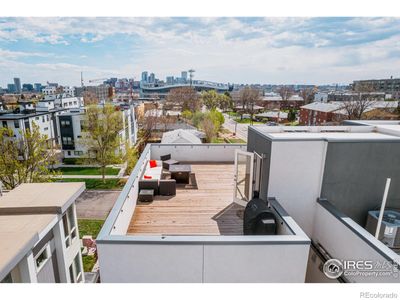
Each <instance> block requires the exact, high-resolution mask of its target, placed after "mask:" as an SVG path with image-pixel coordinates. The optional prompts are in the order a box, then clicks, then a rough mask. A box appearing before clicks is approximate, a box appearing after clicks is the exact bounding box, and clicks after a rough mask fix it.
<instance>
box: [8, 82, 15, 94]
mask: <svg viewBox="0 0 400 300" xmlns="http://www.w3.org/2000/svg"><path fill="white" fill-rule="evenodd" d="M7 91H8V92H9V93H11V94H13V93H15V91H16V90H15V84H13V83H9V84H7Z"/></svg>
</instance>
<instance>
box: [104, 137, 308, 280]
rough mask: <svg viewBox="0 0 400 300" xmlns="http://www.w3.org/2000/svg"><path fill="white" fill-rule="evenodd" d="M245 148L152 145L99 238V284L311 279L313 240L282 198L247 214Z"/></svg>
mask: <svg viewBox="0 0 400 300" xmlns="http://www.w3.org/2000/svg"><path fill="white" fill-rule="evenodd" d="M246 150H247V148H246V145H243V144H148V145H147V146H146V148H145V150H144V152H143V153H142V155H141V157H140V159H139V161H138V163H137V164H136V167H135V169H134V170H133V172H132V174H131V175H130V177H129V180H128V182H127V184H126V185H125V187H124V189H123V191H122V193H121V194H120V196H119V198H118V200H117V201H116V203H115V206H114V207H113V209H112V211H111V213H110V215H109V217H108V218H107V220H106V222H105V225H104V226H103V228H102V230H101V232H100V234H99V235H98V237H97V241H96V243H97V249H98V254H99V264H100V277H101V281H102V282H304V281H305V276H306V269H307V261H308V255H309V248H310V239H309V238H308V237H307V236H306V234H305V233H304V231H303V230H302V229H301V228H300V227H299V226H298V225H297V223H296V222H295V221H294V220H293V218H292V217H291V216H290V215H289V214H288V213H287V211H286V208H285V206H282V205H281V199H279V198H269V199H268V202H267V201H266V200H267V199H262V200H261V199H256V201H255V202H254V203H253V205H252V206H250V209H249V210H247V211H245V205H246V204H247V202H248V201H249V199H250V198H251V195H252V192H251V186H252V185H251V183H250V181H249V180H250V174H252V171H253V169H252V168H251V166H252V159H253V158H252V157H250V154H249V153H248V152H246ZM256 184H259V182H257V183H256Z"/></svg>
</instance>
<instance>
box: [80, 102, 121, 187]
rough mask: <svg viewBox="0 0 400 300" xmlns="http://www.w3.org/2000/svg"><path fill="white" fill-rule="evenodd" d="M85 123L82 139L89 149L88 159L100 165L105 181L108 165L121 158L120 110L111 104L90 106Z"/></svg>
mask: <svg viewBox="0 0 400 300" xmlns="http://www.w3.org/2000/svg"><path fill="white" fill-rule="evenodd" d="M83 125H84V126H83V134H84V138H83V139H82V140H83V144H84V145H86V147H87V150H88V160H89V161H90V162H92V163H95V164H97V165H99V166H100V168H101V175H102V178H103V182H105V169H106V166H107V165H109V164H112V163H115V162H116V161H120V159H121V153H119V151H118V148H119V146H120V142H121V141H120V138H119V132H120V131H121V130H122V118H121V115H120V112H119V111H117V110H116V109H115V107H114V106H113V105H111V104H105V105H104V106H97V105H91V106H88V107H87V109H86V113H85V117H84V120H83Z"/></svg>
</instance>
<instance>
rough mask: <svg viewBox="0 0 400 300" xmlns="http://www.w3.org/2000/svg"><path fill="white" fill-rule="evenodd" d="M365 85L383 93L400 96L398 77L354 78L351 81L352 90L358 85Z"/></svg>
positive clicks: (399, 79) (399, 80)
mask: <svg viewBox="0 0 400 300" xmlns="http://www.w3.org/2000/svg"><path fill="white" fill-rule="evenodd" d="M363 86H367V87H368V88H370V89H373V91H375V92H382V93H385V94H392V95H393V96H396V97H399V96H400V78H393V77H391V78H388V79H369V80H355V81H354V82H353V85H352V88H353V90H357V89H358V88H359V87H363Z"/></svg>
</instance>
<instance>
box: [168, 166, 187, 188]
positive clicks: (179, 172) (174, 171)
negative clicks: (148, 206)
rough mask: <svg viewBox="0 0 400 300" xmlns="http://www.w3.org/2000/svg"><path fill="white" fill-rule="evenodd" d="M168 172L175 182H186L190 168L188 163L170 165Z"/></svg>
mask: <svg viewBox="0 0 400 300" xmlns="http://www.w3.org/2000/svg"><path fill="white" fill-rule="evenodd" d="M169 172H170V173H171V178H172V179H175V180H176V183H186V184H188V183H189V178H190V172H192V168H191V166H190V165H170V166H169Z"/></svg>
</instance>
